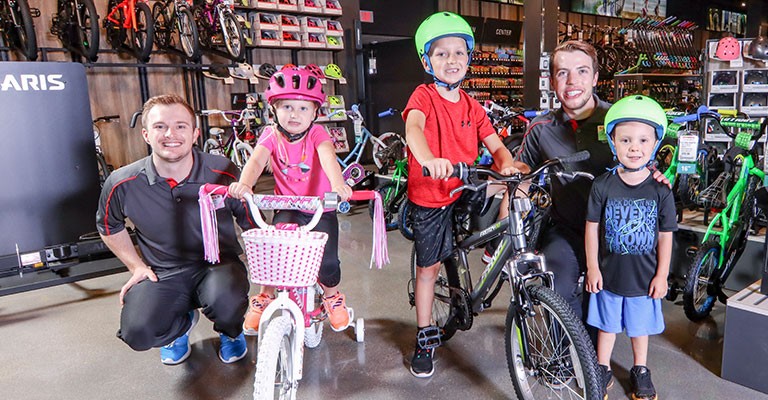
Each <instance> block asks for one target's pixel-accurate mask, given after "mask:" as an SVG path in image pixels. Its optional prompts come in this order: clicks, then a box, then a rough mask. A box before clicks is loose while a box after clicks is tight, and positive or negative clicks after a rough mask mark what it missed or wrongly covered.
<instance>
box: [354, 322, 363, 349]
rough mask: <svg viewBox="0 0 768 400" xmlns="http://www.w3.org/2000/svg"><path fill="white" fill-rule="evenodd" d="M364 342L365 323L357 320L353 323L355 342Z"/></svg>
mask: <svg viewBox="0 0 768 400" xmlns="http://www.w3.org/2000/svg"><path fill="white" fill-rule="evenodd" d="M364 340H365V321H363V319H362V318H358V319H357V321H355V341H357V343H363V341H364Z"/></svg>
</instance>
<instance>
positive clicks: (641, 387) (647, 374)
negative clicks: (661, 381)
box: [629, 365, 656, 400]
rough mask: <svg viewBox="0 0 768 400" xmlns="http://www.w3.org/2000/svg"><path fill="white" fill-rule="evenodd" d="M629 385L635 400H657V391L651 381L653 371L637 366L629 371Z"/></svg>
mask: <svg viewBox="0 0 768 400" xmlns="http://www.w3.org/2000/svg"><path fill="white" fill-rule="evenodd" d="M629 384H630V387H631V388H632V399H633V400H656V389H655V388H654V387H653V382H652V381H651V370H649V369H648V368H647V367H645V366H643V365H635V366H634V367H632V369H631V370H630V371H629Z"/></svg>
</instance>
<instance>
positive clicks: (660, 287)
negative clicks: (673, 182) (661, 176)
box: [585, 95, 677, 400]
mask: <svg viewBox="0 0 768 400" xmlns="http://www.w3.org/2000/svg"><path fill="white" fill-rule="evenodd" d="M666 127H667V118H666V115H665V113H664V110H663V109H662V108H661V106H660V105H659V104H658V103H657V102H656V101H654V100H653V99H651V98H649V97H645V96H640V95H632V96H629V97H625V98H623V99H621V100H619V101H618V102H616V104H614V105H613V106H612V107H611V108H610V109H609V110H608V113H607V114H606V115H605V128H606V134H607V139H608V144H609V146H610V148H611V151H612V152H613V155H614V156H615V157H616V159H617V160H618V166H617V167H616V168H615V169H614V170H613V171H612V173H606V174H604V175H602V176H600V177H599V178H597V179H595V182H594V184H593V185H592V192H591V194H590V197H589V203H588V208H587V225H586V236H585V245H586V256H587V277H586V289H587V291H589V292H590V293H593V295H592V296H590V301H589V314H588V317H587V323H588V324H590V325H592V326H594V327H596V328H598V329H599V332H598V336H597V361H598V363H599V364H600V365H599V368H600V372H601V375H602V384H603V396H604V398H605V399H607V398H608V393H607V389H608V386H609V385H610V384H611V383H612V376H613V374H612V372H611V369H610V361H611V353H612V352H613V346H614V343H615V341H616V334H617V333H620V332H622V331H625V330H626V332H627V336H629V337H630V340H631V342H632V352H633V354H634V366H633V367H632V369H631V371H630V385H631V390H632V398H633V399H635V400H656V398H657V396H656V389H655V388H654V387H653V382H652V381H651V372H650V370H649V369H648V367H647V357H648V336H649V335H657V334H659V333H661V332H663V331H664V316H663V315H662V311H661V300H660V299H661V298H662V297H663V296H664V295H665V294H666V293H667V289H668V288H667V275H668V273H669V262H670V258H671V256H672V232H674V231H675V230H677V220H676V216H675V203H674V197H673V194H672V191H671V189H670V188H669V187H667V186H666V185H660V184H659V183H658V182H656V181H655V180H654V179H653V178H652V177H651V172H650V170H649V169H648V168H647V166H648V164H649V163H650V162H651V160H653V159H654V158H655V155H656V150H658V147H659V143H660V141H661V139H662V137H663V136H664V131H665V129H666ZM600 238H603V239H602V240H600Z"/></svg>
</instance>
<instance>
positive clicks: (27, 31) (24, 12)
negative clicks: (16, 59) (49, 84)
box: [0, 0, 40, 61]
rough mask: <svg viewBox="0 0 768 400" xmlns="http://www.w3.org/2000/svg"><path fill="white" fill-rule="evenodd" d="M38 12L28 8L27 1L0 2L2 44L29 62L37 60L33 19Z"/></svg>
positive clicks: (11, 0)
mask: <svg viewBox="0 0 768 400" xmlns="http://www.w3.org/2000/svg"><path fill="white" fill-rule="evenodd" d="M39 16H40V10H39V9H37V8H29V3H28V2H27V0H3V1H2V2H0V30H2V35H3V42H5V46H7V47H8V48H10V49H13V50H17V51H18V52H20V53H21V54H22V55H24V58H26V59H27V60H29V61H35V60H37V36H36V35H35V25H34V24H33V23H32V18H33V17H39Z"/></svg>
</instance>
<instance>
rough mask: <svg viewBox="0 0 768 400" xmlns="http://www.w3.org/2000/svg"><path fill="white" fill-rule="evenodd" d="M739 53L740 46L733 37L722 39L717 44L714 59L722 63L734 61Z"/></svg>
mask: <svg viewBox="0 0 768 400" xmlns="http://www.w3.org/2000/svg"><path fill="white" fill-rule="evenodd" d="M739 53H741V46H740V44H739V41H738V40H736V38H735V37H732V36H728V37H724V38H722V39H720V41H719V42H717V49H716V50H715V57H716V58H717V59H719V60H723V61H731V60H736V59H738V58H739Z"/></svg>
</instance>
